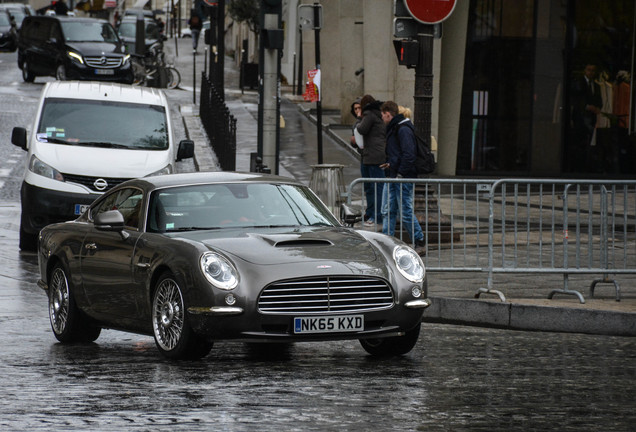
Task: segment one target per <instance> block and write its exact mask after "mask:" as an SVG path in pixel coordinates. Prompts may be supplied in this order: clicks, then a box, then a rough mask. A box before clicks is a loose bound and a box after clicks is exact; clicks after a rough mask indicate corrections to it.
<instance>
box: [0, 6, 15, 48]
mask: <svg viewBox="0 0 636 432" xmlns="http://www.w3.org/2000/svg"><path fill="white" fill-rule="evenodd" d="M17 47H18V30H17V28H16V26H15V23H14V22H12V20H11V14H10V13H9V11H7V10H6V9H5V10H3V9H0V50H2V51H15V50H16V49H17Z"/></svg>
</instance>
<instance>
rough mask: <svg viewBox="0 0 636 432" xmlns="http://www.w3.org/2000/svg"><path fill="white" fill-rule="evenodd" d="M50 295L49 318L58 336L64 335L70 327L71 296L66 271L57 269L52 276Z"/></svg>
mask: <svg viewBox="0 0 636 432" xmlns="http://www.w3.org/2000/svg"><path fill="white" fill-rule="evenodd" d="M49 289H50V290H51V291H50V293H49V318H50V320H51V327H52V328H53V331H54V332H55V333H56V334H61V333H63V332H64V331H65V330H66V329H67V326H68V320H69V309H70V294H69V289H68V282H67V280H66V275H65V274H64V270H62V269H61V268H60V267H58V268H56V269H55V270H54V271H53V274H52V275H51V285H50V287H49Z"/></svg>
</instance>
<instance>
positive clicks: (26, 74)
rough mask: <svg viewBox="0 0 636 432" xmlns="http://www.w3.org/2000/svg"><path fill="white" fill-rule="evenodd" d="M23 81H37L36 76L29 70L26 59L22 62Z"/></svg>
mask: <svg viewBox="0 0 636 432" xmlns="http://www.w3.org/2000/svg"><path fill="white" fill-rule="evenodd" d="M22 79H23V80H24V82H33V81H35V75H34V74H33V72H31V70H29V63H28V62H27V61H26V59H24V60H23V61H22Z"/></svg>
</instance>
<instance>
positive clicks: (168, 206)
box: [147, 183, 340, 232]
mask: <svg viewBox="0 0 636 432" xmlns="http://www.w3.org/2000/svg"><path fill="white" fill-rule="evenodd" d="M149 209H150V211H149V212H148V221H147V230H148V231H150V232H176V231H195V230H206V229H223V228H237V227H238V228H277V227H297V226H339V225H340V224H339V222H338V221H337V219H336V218H335V217H334V216H333V215H332V214H331V213H330V212H329V210H327V208H326V207H325V206H324V205H323V204H322V203H321V202H320V200H319V199H318V198H316V196H315V195H314V194H313V193H312V192H311V191H310V190H309V189H308V188H306V187H300V186H294V185H285V184H269V183H230V184H206V185H196V186H180V187H173V188H166V189H161V190H158V191H155V192H153V193H152V196H151V198H150V206H149Z"/></svg>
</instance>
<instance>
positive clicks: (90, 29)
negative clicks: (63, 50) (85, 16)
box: [61, 20, 119, 43]
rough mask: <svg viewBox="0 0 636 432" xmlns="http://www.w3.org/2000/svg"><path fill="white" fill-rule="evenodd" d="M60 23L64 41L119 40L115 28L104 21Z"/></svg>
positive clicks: (115, 41)
mask: <svg viewBox="0 0 636 432" xmlns="http://www.w3.org/2000/svg"><path fill="white" fill-rule="evenodd" d="M61 24H62V31H63V32H64V40H65V41H66V42H109V43H118V42H119V38H118V37H117V33H115V29H114V28H113V27H112V26H111V25H110V24H109V23H108V22H105V21H97V20H96V21H93V22H90V21H63V22H61Z"/></svg>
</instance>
